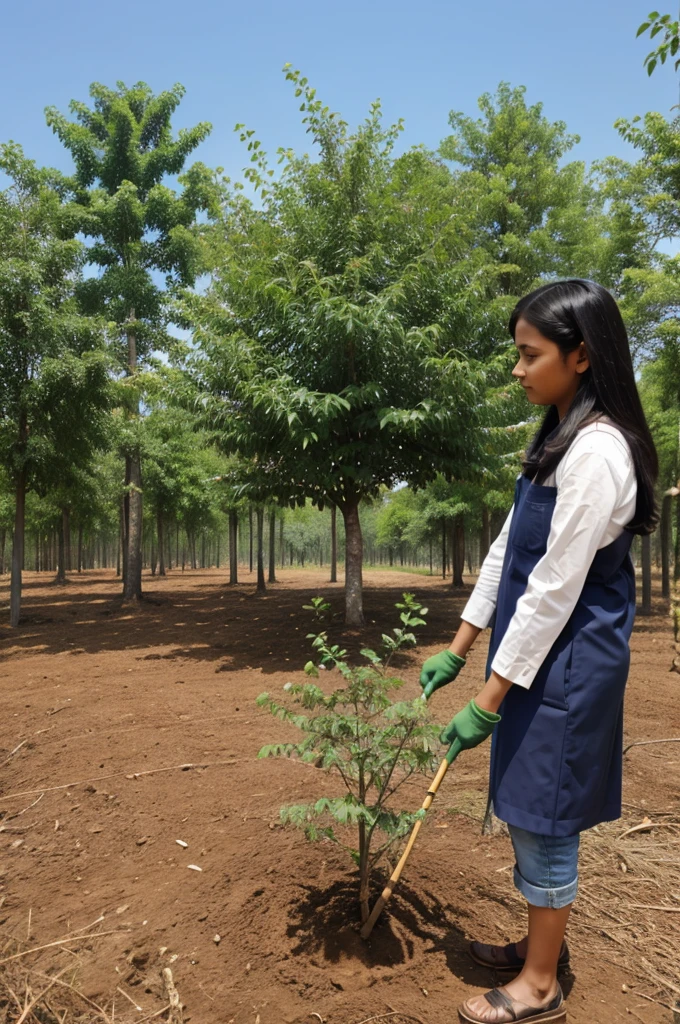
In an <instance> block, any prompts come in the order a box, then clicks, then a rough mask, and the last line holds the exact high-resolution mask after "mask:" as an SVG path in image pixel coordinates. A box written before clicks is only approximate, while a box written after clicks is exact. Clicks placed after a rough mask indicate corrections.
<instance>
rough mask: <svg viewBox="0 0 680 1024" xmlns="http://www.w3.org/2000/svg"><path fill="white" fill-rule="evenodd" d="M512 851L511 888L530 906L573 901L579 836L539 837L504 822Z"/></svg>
mask: <svg viewBox="0 0 680 1024" xmlns="http://www.w3.org/2000/svg"><path fill="white" fill-rule="evenodd" d="M508 830H509V832H510V838H511V839H512V845H513V848H514V850H515V873H514V881H515V888H517V889H519V891H520V892H521V893H522V895H523V896H524V897H525V899H526V900H527V902H528V903H531V904H532V906H534V907H552V908H553V909H555V910H556V909H558V908H560V907H566V906H568V904H570V903H573V902H574V899H575V897H576V891H577V889H578V847H579V841H580V838H581V837H580V835H575V836H540V835H538V834H537V833H536V832H527V831H525V830H524V829H523V828H517V826H516V825H508Z"/></svg>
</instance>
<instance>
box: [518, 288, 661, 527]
mask: <svg viewBox="0 0 680 1024" xmlns="http://www.w3.org/2000/svg"><path fill="white" fill-rule="evenodd" d="M520 317H521V318H522V319H523V320H526V322H527V323H529V324H531V325H532V327H535V328H536V330H537V331H539V332H540V333H541V334H542V335H543V337H544V338H548V339H549V340H550V341H554V342H555V343H556V344H557V345H559V347H560V350H561V353H562V358H563V359H565V360H566V357H567V355H568V353H569V352H573V351H574V349H576V348H578V346H579V345H580V343H581V342H583V343H584V345H585V349H586V353H587V356H588V359H589V362H590V365H589V367H588V369H587V370H586V371H585V372H584V373H582V374H580V375H579V385H578V390H577V392H576V395H575V397H574V400H573V401H572V403H571V405H570V407H569V410H568V412H567V413H566V415H565V416H564V417H563V418H562V420H560V418H559V413H558V411H557V406H555V405H551V406H550V408H549V409H548V411H547V413H546V414H545V416H544V418H543V422H542V424H541V426H540V428H539V430H538V432H537V433H536V435H535V436H534V438H533V440H532V442H531V444H530V445H529V447H528V448H527V451H526V453H525V456H524V460H523V462H522V469H523V472H524V474H525V475H526V476H529V477H530V478H531V479H534V478H535V482H536V483H539V484H540V483H541V482H542V481H543V480H545V479H547V478H548V476H549V475H550V474H551V473H552V472H554V470H555V468H556V466H557V464H558V462H559V461H560V459H561V458H562V456H563V455H564V454H565V452H566V450H567V448H568V447H569V445H570V444H571V443H572V441H573V440H574V438H575V437H576V432H577V430H579V429H580V428H581V427H584V426H586V425H587V424H589V423H592V422H593V421H594V420H596V419H597V418H598V416H600V415H602V414H605V415H606V416H608V417H609V418H610V419H611V420H612V421H613V423H615V424H616V426H617V427H618V428H619V430H620V431H621V433H622V434H623V435H624V437H625V438H626V441H627V442H628V445H629V447H630V451H631V455H632V457H633V462H634V464H635V473H636V476H637V485H638V486H637V504H636V507H635V515H634V516H633V519H632V520H631V522H630V523H628V524H627V525H626V530H628V531H629V532H630V533H638V534H643V535H644V534H648V533H652V532H653V531H654V530H655V529H656V526H657V524H658V521H659V514H658V508H657V502H656V497H655V494H654V486H655V484H656V480H657V477H658V475H659V460H658V456H657V453H656V448H655V447H654V441H653V440H652V435H651V432H650V429H649V427H648V425H647V420H646V419H645V414H644V411H643V408H642V403H641V401H640V395H639V394H638V389H637V385H636V383H635V375H634V372H633V361H632V359H631V355H630V346H629V344H628V335H627V333H626V328H625V325H624V323H623V318H622V317H621V312H620V310H619V307H618V306H617V304H616V301H615V300H614V298H613V296H612V295H611V294H610V293H609V292H608V291H607V289H606V288H603V287H602V285H599V284H596V283H595V282H594V281H585V280H582V279H581V278H568V279H567V280H564V281H553V282H551V283H550V284H544V285H541V287H540V288H536V290H535V291H533V292H530V293H529V294H528V295H525V296H524V298H522V299H520V300H519V302H518V303H517V305H516V306H515V308H514V309H513V311H512V315H511V317H510V323H509V325H508V329H509V331H510V334H511V335H512V337H513V339H514V337H515V327H516V325H517V321H518V320H519V319H520Z"/></svg>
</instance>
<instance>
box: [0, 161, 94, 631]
mask: <svg viewBox="0 0 680 1024" xmlns="http://www.w3.org/2000/svg"><path fill="white" fill-rule="evenodd" d="M0 169H1V170H2V171H4V173H5V174H6V175H7V176H8V177H9V179H10V185H9V186H8V187H7V188H6V189H5V190H4V191H2V192H0V367H2V373H1V374H0V464H1V465H2V467H3V468H4V470H5V472H6V474H7V477H8V479H9V481H10V486H11V487H12V491H13V494H14V506H15V508H14V539H13V547H12V580H11V591H10V625H12V626H17V625H18V624H19V618H20V613H21V574H22V570H23V561H24V526H25V506H26V493H27V491H28V490H29V489H32V488H33V489H40V490H43V491H44V490H45V489H47V488H48V487H49V486H51V485H53V484H54V483H55V482H56V478H57V477H58V473H59V468H60V467H62V468H63V467H64V466H70V465H74V464H79V463H80V464H86V463H87V462H88V461H89V460H90V458H91V456H92V453H93V451H94V450H95V449H96V448H97V447H98V446H103V445H105V443H106V434H107V430H106V412H107V410H108V408H109V405H110V401H111V390H110V384H109V379H108V366H107V360H106V357H105V354H104V352H103V351H102V341H103V332H102V324H101V323H100V322H98V321H97V320H95V319H93V318H91V317H87V316H82V315H80V314H79V312H78V309H77V307H76V303H75V298H74V286H75V283H76V282H77V279H78V276H79V273H80V268H81V266H82V262H83V246H82V244H81V243H80V242H78V241H76V240H74V239H69V238H64V237H63V228H64V224H63V221H64V209H63V206H62V197H63V194H64V183H63V180H62V179H61V177H60V176H59V175H58V174H57V172H55V171H52V170H48V169H40V168H38V167H37V166H36V164H35V163H34V161H32V160H29V159H27V158H26V157H25V156H24V153H23V151H22V149H21V147H20V146H18V145H15V144H14V143H9V144H7V145H2V146H0Z"/></svg>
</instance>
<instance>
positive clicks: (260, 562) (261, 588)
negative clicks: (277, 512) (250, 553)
mask: <svg viewBox="0 0 680 1024" xmlns="http://www.w3.org/2000/svg"><path fill="white" fill-rule="evenodd" d="M266 589H267V585H266V583H265V581H264V508H263V507H262V505H258V507H257V593H259V594H263V593H264V592H265V590H266Z"/></svg>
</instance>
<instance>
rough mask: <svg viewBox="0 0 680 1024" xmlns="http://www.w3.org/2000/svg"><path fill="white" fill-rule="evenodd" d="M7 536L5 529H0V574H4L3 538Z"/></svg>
mask: <svg viewBox="0 0 680 1024" xmlns="http://www.w3.org/2000/svg"><path fill="white" fill-rule="evenodd" d="M6 537H7V531H6V530H0V575H2V576H4V575H5V540H6Z"/></svg>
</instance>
